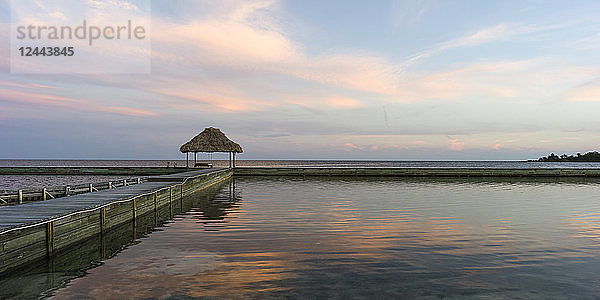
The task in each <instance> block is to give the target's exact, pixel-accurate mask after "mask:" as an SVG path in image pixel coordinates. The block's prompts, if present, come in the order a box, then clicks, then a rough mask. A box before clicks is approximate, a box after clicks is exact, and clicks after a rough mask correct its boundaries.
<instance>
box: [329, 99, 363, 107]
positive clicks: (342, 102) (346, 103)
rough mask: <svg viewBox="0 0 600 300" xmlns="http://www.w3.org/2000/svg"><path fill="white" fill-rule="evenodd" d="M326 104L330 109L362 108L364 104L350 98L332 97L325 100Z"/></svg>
mask: <svg viewBox="0 0 600 300" xmlns="http://www.w3.org/2000/svg"><path fill="white" fill-rule="evenodd" d="M327 104H328V105H329V106H330V107H332V108H340V109H352V108H359V107H363V106H364V104H362V102H360V101H358V100H354V99H350V98H341V97H332V98H329V99H327Z"/></svg>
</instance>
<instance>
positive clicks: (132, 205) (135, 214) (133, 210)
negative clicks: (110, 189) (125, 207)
mask: <svg viewBox="0 0 600 300" xmlns="http://www.w3.org/2000/svg"><path fill="white" fill-rule="evenodd" d="M131 210H132V215H133V220H134V221H135V217H136V216H137V212H136V203H135V198H133V201H131ZM134 226H135V224H134Z"/></svg>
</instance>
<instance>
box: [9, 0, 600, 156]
mask: <svg viewBox="0 0 600 300" xmlns="http://www.w3.org/2000/svg"><path fill="white" fill-rule="evenodd" d="M138 2H139V1H132V2H131V3H129V5H128V6H127V7H128V8H129V9H133V10H135V9H136V7H137V6H138V5H139V3H138ZM90 3H95V1H91V0H90ZM124 4H125V3H124V1H118V0H113V1H107V2H106V3H104V5H96V6H95V7H96V9H97V10H98V11H97V12H96V13H99V12H110V11H111V10H113V9H114V6H119V7H124ZM10 10H11V7H10V1H8V0H0V22H1V23H2V24H1V26H0V39H1V40H2V41H1V43H0V52H1V53H0V69H1V71H0V139H1V140H2V146H1V147H0V158H9V159H13V158H26V159H28V158H65V159H68V158H73V159H77V158H83V159H176V158H182V157H184V156H183V155H182V154H181V153H179V151H178V149H179V146H180V145H181V144H183V143H185V142H186V141H187V140H189V139H190V138H191V137H193V136H194V135H196V134H197V133H198V132H200V131H201V130H202V129H204V127H208V126H214V127H218V128H220V129H221V130H222V131H224V132H225V133H226V134H227V135H228V137H230V138H231V139H233V140H235V141H236V142H238V143H239V144H241V145H242V147H244V154H243V155H242V156H241V157H240V158H241V159H389V160H455V159H456V160H488V159H489V160H504V159H509V160H513V159H528V158H537V157H539V156H544V155H547V154H549V153H550V152H556V153H565V152H566V153H576V152H586V151H591V150H600V17H599V12H600V2H599V1H572V2H565V1H544V0H532V1H523V0H519V1H479V0H477V1H433V0H431V1H429V0H421V1H418V0H409V1H299V0H298V1H292V0H287V1H254V2H248V1H199V0H189V1H172V0H171V1H152V3H151V15H152V18H151V23H152V26H151V32H150V38H151V43H152V51H151V72H150V73H149V74H62V75H51V74H14V73H11V69H10V59H11V58H10V48H9V47H10V30H11V27H10V23H11V15H10ZM71 13H73V12H71ZM52 16H55V12H51V11H49V12H48V18H51V17H52ZM105 55H106V56H110V55H114V53H113V52H111V51H103V52H99V53H98V61H102V57H103V56H105ZM41 67H43V66H40V68H41ZM223 157H226V155H224V156H223Z"/></svg>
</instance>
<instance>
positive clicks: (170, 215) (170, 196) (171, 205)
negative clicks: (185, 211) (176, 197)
mask: <svg viewBox="0 0 600 300" xmlns="http://www.w3.org/2000/svg"><path fill="white" fill-rule="evenodd" d="M172 217H173V186H172V185H171V186H169V218H172Z"/></svg>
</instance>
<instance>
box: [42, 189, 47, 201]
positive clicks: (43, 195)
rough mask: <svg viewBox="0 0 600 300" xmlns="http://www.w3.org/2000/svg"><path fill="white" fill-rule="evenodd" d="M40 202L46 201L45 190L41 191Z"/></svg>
mask: <svg viewBox="0 0 600 300" xmlns="http://www.w3.org/2000/svg"><path fill="white" fill-rule="evenodd" d="M42 200H43V201H46V188H43V189H42Z"/></svg>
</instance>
